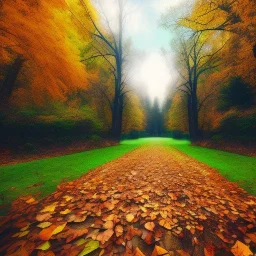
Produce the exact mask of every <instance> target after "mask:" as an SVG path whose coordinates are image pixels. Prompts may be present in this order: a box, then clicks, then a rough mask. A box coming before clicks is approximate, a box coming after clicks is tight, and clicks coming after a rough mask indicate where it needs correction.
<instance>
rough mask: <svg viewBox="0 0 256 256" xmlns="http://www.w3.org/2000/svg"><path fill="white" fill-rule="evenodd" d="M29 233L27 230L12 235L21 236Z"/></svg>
mask: <svg viewBox="0 0 256 256" xmlns="http://www.w3.org/2000/svg"><path fill="white" fill-rule="evenodd" d="M28 233H29V231H28V230H27V231H23V232H18V233H16V234H14V235H13V236H12V237H23V236H26V235H27V234H28Z"/></svg>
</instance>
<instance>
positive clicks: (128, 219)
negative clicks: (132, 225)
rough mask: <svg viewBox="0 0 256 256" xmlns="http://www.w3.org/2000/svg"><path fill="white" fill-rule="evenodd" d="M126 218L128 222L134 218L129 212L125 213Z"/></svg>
mask: <svg viewBox="0 0 256 256" xmlns="http://www.w3.org/2000/svg"><path fill="white" fill-rule="evenodd" d="M126 220H127V221H128V222H132V221H133V220H134V215H132V214H131V213H129V214H127V215H126Z"/></svg>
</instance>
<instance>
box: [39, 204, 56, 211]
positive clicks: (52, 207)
mask: <svg viewBox="0 0 256 256" xmlns="http://www.w3.org/2000/svg"><path fill="white" fill-rule="evenodd" d="M55 208H56V205H55V204H52V205H48V206H45V207H44V209H43V210H41V212H54V210H55Z"/></svg>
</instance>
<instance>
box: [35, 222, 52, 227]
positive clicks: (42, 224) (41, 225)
mask: <svg viewBox="0 0 256 256" xmlns="http://www.w3.org/2000/svg"><path fill="white" fill-rule="evenodd" d="M51 225H52V223H51V222H42V223H40V224H38V225H37V227H39V228H48V227H50V226H51Z"/></svg>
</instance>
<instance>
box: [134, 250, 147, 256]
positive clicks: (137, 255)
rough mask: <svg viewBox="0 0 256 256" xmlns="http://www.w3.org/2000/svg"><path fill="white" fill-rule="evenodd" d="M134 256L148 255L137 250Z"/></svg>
mask: <svg viewBox="0 0 256 256" xmlns="http://www.w3.org/2000/svg"><path fill="white" fill-rule="evenodd" d="M134 256H146V255H145V254H144V253H143V252H142V251H141V250H140V249H139V248H136V249H135V254H134Z"/></svg>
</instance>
